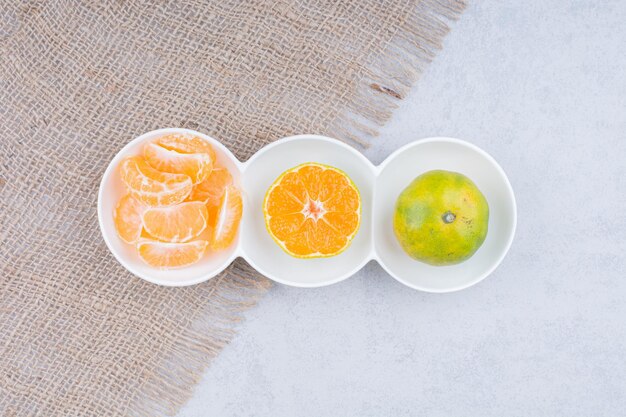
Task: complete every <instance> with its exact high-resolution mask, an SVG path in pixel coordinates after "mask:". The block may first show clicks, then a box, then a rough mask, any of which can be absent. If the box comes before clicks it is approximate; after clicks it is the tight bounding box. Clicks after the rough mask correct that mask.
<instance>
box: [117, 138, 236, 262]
mask: <svg viewBox="0 0 626 417" xmlns="http://www.w3.org/2000/svg"><path fill="white" fill-rule="evenodd" d="M142 151H143V153H142V154H141V155H138V156H133V157H129V158H126V159H124V160H123V161H122V162H121V163H120V166H119V170H120V175H121V178H122V181H123V182H124V184H125V185H126V188H127V191H128V192H127V193H126V194H125V195H124V196H123V197H122V198H121V199H120V201H119V202H118V204H117V206H116V208H115V210H114V213H113V219H114V222H115V227H116V229H117V233H118V235H119V236H120V238H121V239H122V240H123V241H125V242H126V243H129V244H132V245H134V246H135V248H136V250H137V251H138V253H139V256H140V257H141V259H143V260H144V261H145V262H146V263H147V264H149V265H151V266H153V267H157V268H175V267H182V266H187V265H191V264H193V263H195V262H197V261H199V260H200V259H201V258H202V256H203V255H204V254H205V253H206V251H207V250H210V251H219V250H223V249H225V248H227V247H228V246H230V245H231V243H233V241H234V240H235V237H236V236H237V231H238V229H239V223H240V221H241V216H242V210H243V203H242V197H241V191H240V190H239V189H238V188H237V187H236V186H235V184H234V183H233V178H232V176H231V173H230V172H229V171H228V169H226V168H225V167H224V166H222V165H220V163H219V162H218V161H217V159H216V154H215V151H214V150H213V148H212V147H211V145H210V144H209V143H208V142H206V141H205V140H203V139H201V138H199V137H197V136H193V135H190V134H170V135H166V136H162V137H160V138H158V139H156V140H154V141H151V142H149V143H147V144H146V145H145V146H144V147H143V150H142Z"/></svg>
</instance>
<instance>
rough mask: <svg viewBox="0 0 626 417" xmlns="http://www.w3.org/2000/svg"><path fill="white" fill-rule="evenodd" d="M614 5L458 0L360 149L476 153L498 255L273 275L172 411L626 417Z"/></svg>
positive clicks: (619, 3)
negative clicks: (498, 220)
mask: <svg viewBox="0 0 626 417" xmlns="http://www.w3.org/2000/svg"><path fill="white" fill-rule="evenodd" d="M624 22H626V2H624V1H623V0H607V1H603V2H597V1H594V0H581V1H572V2H569V1H557V0H532V1H527V2H516V1H510V0H509V1H505V2H501V1H496V0H484V1H473V2H471V4H470V6H469V7H468V9H467V11H466V13H465V14H464V15H463V16H462V18H461V20H460V21H459V22H458V23H457V24H455V25H454V27H453V30H452V32H451V33H450V35H449V36H448V37H447V38H446V41H445V48H444V50H443V51H441V52H440V53H439V55H438V56H437V58H436V60H435V61H434V62H433V63H432V64H431V65H430V66H429V67H428V68H427V70H426V72H425V73H424V74H423V76H422V78H421V79H420V80H419V81H418V83H417V85H416V87H415V88H414V89H413V90H412V93H411V95H410V96H409V97H408V98H407V99H406V100H404V101H403V102H402V103H401V106H400V108H399V109H398V110H397V111H396V113H395V114H394V117H393V119H392V121H391V122H390V123H389V124H388V125H387V126H385V127H384V128H383V129H382V131H381V134H380V137H379V138H378V139H377V140H376V141H375V143H374V144H373V146H372V147H371V148H370V149H368V151H367V152H366V154H367V156H368V157H369V158H370V159H371V160H372V161H373V162H375V163H379V162H381V161H382V160H383V159H384V158H385V157H386V156H387V155H389V154H390V153H391V152H392V151H393V150H395V149H396V148H398V147H399V146H401V145H403V144H405V143H407V142H409V141H412V140H414V139H418V138H423V137H428V136H452V137H458V138H461V139H465V140H468V141H471V142H473V143H475V144H477V145H478V146H480V147H482V148H483V149H485V150H486V151H487V152H489V153H491V154H492V155H493V156H494V157H495V158H496V160H498V162H499V163H500V164H501V165H502V167H503V168H504V170H505V171H506V172H507V174H508V176H509V179H510V181H511V183H512V185H513V188H514V189H515V193H516V197H517V205H518V211H519V217H518V229H517V235H516V238H515V241H514V242H513V246H512V248H511V251H510V252H509V254H508V256H507V257H506V258H505V260H504V262H503V263H502V264H501V265H500V267H499V268H498V269H497V270H496V271H495V272H494V273H493V274H492V275H491V276H490V277H488V278H487V279H485V280H484V281H482V282H481V283H479V284H478V285H476V286H474V287H472V288H470V289H467V290H464V291H461V292H457V293H451V294H444V295H436V294H426V293H421V292H418V291H414V290H411V289H409V288H407V287H404V286H403V285H401V284H400V283H398V282H396V281H395V280H393V279H392V278H391V277H389V276H387V275H386V274H385V272H384V271H383V270H382V268H381V267H380V266H378V265H377V264H376V263H374V262H371V263H369V264H368V265H367V266H366V267H365V268H364V269H363V270H362V271H360V272H359V273H358V274H357V275H356V276H354V277H352V278H351V279H348V280H346V281H344V282H342V283H340V284H337V285H333V286H330V287H325V288H319V289H298V288H291V287H286V286H283V285H280V284H277V285H275V286H274V287H273V289H272V290H271V291H270V292H269V294H268V295H267V296H266V297H265V298H264V299H262V300H261V302H260V304H259V306H258V307H257V308H255V309H253V310H251V311H249V312H248V313H247V314H246V317H247V320H246V321H245V322H244V323H242V324H241V325H240V327H239V333H238V335H237V336H236V337H235V339H234V340H233V342H232V343H231V344H230V345H229V346H227V347H226V348H225V349H224V351H223V352H222V353H221V354H220V356H218V358H217V359H216V360H215V361H214V362H213V363H212V364H211V366H210V367H209V369H208V371H207V372H206V374H205V375H204V378H203V380H202V382H201V383H200V384H199V385H198V386H197V387H196V390H195V394H194V397H193V398H192V399H191V400H190V401H189V403H188V404H187V405H186V406H185V407H184V408H183V410H182V411H181V412H180V413H179V415H178V416H179V417H200V416H202V417H206V416H221V417H224V416H272V417H280V416H315V417H324V416H339V415H341V416H360V417H363V416H393V417H400V416H415V415H421V416H455V417H458V416H468V417H470V416H471V417H474V416H481V417H488V416H494V417H495V416H498V417H502V416H507V417H508V416H524V417H528V416H551V417H553V416H586V417H590V416H607V417H608V416H618V415H624V413H625V412H626V411H625V410H626V395H625V393H626V302H625V300H626V72H625V71H626V70H625V68H626V53H625V51H626V49H625V48H626V24H625V23H624Z"/></svg>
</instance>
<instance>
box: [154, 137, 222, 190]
mask: <svg viewBox="0 0 626 417" xmlns="http://www.w3.org/2000/svg"><path fill="white" fill-rule="evenodd" d="M143 156H144V158H146V161H148V163H149V164H150V165H151V166H152V167H153V168H156V169H158V170H159V171H162V172H169V173H172V174H185V175H188V176H189V178H191V182H193V183H194V184H197V183H199V182H202V181H204V180H206V179H207V177H208V176H209V174H210V173H211V169H212V168H213V159H211V155H210V154H208V153H181V152H178V151H175V150H170V149H166V148H164V147H162V146H161V145H159V144H157V143H148V144H147V145H146V146H145V147H144V148H143Z"/></svg>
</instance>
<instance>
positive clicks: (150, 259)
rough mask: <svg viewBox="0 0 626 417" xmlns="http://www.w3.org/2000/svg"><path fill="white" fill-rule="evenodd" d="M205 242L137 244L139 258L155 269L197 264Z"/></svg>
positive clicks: (204, 247)
mask: <svg viewBox="0 0 626 417" xmlns="http://www.w3.org/2000/svg"><path fill="white" fill-rule="evenodd" d="M207 245H208V242H207V241H206V240H195V241H193V242H187V243H168V242H157V241H152V240H143V241H140V242H139V243H137V251H138V252H139V256H140V257H141V259H143V260H144V262H146V263H147V264H148V265H150V266H153V267H155V268H176V267H181V266H188V265H191V264H194V263H196V262H198V261H199V260H200V259H201V258H202V255H204V252H205V251H206V248H207Z"/></svg>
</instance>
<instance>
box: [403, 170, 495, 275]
mask: <svg viewBox="0 0 626 417" xmlns="http://www.w3.org/2000/svg"><path fill="white" fill-rule="evenodd" d="M488 224H489V205H488V204H487V200H486V199H485V196H484V195H483V194H482V193H481V192H480V190H479V189H478V187H476V185H475V184H474V183H473V182H472V180H470V179H469V178H467V177H466V176H465V175H463V174H459V173H456V172H451V171H443V170H435V171H428V172H426V173H424V174H422V175H420V176H418V177H417V178H415V179H414V180H413V181H412V182H411V184H409V186H408V187H406V188H405V189H404V191H402V193H400V196H399V197H398V200H397V201H396V208H395V213H394V217H393V230H394V232H395V235H396V238H397V239H398V242H400V245H401V246H402V248H403V249H404V251H405V252H406V253H407V254H408V255H409V256H411V257H412V258H413V259H417V260H418V261H422V262H425V263H427V264H430V265H436V266H443V265H454V264H458V263H460V262H463V261H465V260H467V259H469V258H470V257H471V256H472V255H474V253H475V252H476V251H477V250H478V248H480V246H481V245H482V244H483V242H484V241H485V237H486V236H487V227H488Z"/></svg>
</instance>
